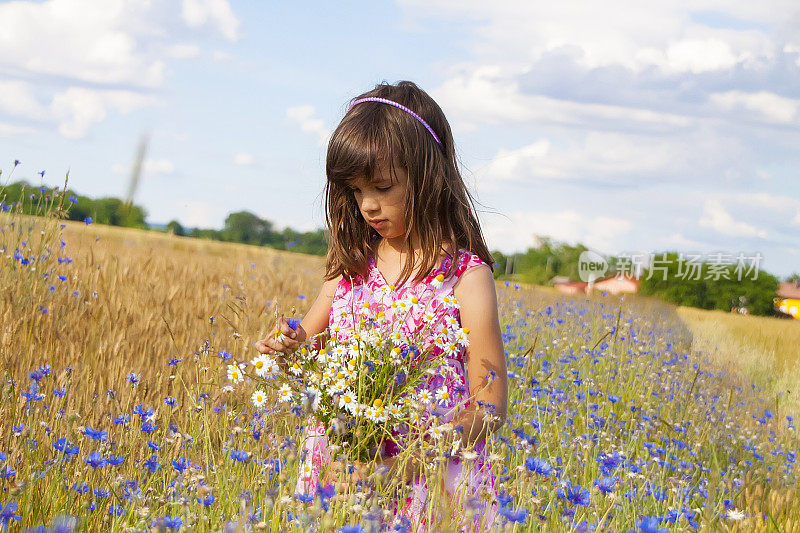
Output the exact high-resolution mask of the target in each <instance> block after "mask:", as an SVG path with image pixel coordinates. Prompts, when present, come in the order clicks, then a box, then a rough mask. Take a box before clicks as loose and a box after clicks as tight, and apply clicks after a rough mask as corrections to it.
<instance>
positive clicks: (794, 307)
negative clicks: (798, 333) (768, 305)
mask: <svg viewBox="0 0 800 533" xmlns="http://www.w3.org/2000/svg"><path fill="white" fill-rule="evenodd" d="M776 294H777V298H775V302H774V303H775V309H777V310H778V311H780V312H781V313H784V314H786V315H789V316H792V317H794V318H796V319H798V320H800V283H797V282H792V281H783V282H781V283H779V284H778V290H777V293H776Z"/></svg>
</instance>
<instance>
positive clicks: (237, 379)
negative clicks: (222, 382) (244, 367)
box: [228, 365, 244, 383]
mask: <svg viewBox="0 0 800 533" xmlns="http://www.w3.org/2000/svg"><path fill="white" fill-rule="evenodd" d="M228 379H229V380H230V381H233V382H234V383H241V382H242V381H244V374H242V371H241V369H240V368H239V367H238V366H236V365H228Z"/></svg>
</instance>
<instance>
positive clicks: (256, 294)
mask: <svg viewBox="0 0 800 533" xmlns="http://www.w3.org/2000/svg"><path fill="white" fill-rule="evenodd" d="M0 228H2V230H3V231H2V234H0V247H2V258H3V262H2V263H0V265H2V266H0V271H1V272H2V278H0V279H1V281H0V290H1V291H2V297H0V361H2V369H3V373H4V380H3V385H2V389H1V390H0V399H1V400H2V404H1V405H0V460H1V462H0V469H2V470H0V486H2V495H1V496H0V505H2V507H0V523H2V524H3V525H6V526H8V527H9V528H12V529H14V528H16V529H25V528H35V527H38V526H42V527H44V528H52V529H55V528H56V527H63V528H65V530H79V531H111V530H113V531H146V530H151V529H160V530H164V529H167V530H197V531H236V530H253V529H254V530H264V531H306V530H323V531H334V530H342V531H370V530H376V531H377V530H380V529H383V530H388V529H391V527H392V525H391V521H390V519H391V513H390V512H388V511H387V509H386V508H385V507H382V506H381V502H383V501H384V500H382V499H381V495H379V494H375V492H374V491H370V490H368V489H367V488H366V487H365V486H364V485H361V484H357V485H354V486H351V487H347V488H346V489H344V490H338V491H336V493H335V494H331V493H330V491H326V490H321V491H319V492H318V493H317V494H312V495H310V497H309V498H299V497H298V495H297V494H295V491H294V482H295V480H296V476H297V460H298V457H297V451H298V449H299V443H300V439H301V437H300V433H301V431H302V429H303V426H302V418H301V417H299V416H297V414H296V413H291V412H288V411H287V410H286V409H283V408H282V407H281V406H280V405H279V404H277V402H276V401H274V400H273V401H271V402H268V404H267V405H268V406H269V407H267V408H264V409H255V408H254V407H253V405H252V404H251V403H250V401H249V392H250V391H249V390H248V389H247V386H246V385H245V386H242V387H236V388H234V387H231V386H230V385H229V383H228V382H227V380H226V377H225V370H224V368H225V363H224V362H225V361H226V360H231V359H232V360H236V361H241V362H244V363H246V362H248V361H249V360H250V359H251V358H252V357H253V356H254V355H255V354H256V351H255V349H254V348H253V343H254V342H255V340H257V339H259V338H261V337H262V336H263V335H265V334H266V333H267V331H268V330H269V328H270V326H271V325H272V323H273V320H274V316H275V314H276V312H277V313H280V314H285V315H290V314H292V313H295V314H296V316H302V314H303V313H304V312H305V310H306V309H307V308H308V307H309V306H310V304H311V302H312V301H313V298H314V297H315V296H316V293H317V290H318V288H319V287H320V285H321V283H322V274H323V269H324V264H323V259H322V258H320V257H312V256H304V255H299V254H293V253H290V252H280V251H275V250H270V249H266V248H258V247H252V246H247V245H238V244H231V243H221V242H211V241H202V240H195V239H190V238H182V237H175V236H172V235H166V234H159V233H156V232H146V231H140V230H130V229H121V228H113V227H103V226H97V225H87V224H83V223H76V222H63V221H59V220H56V219H49V218H31V217H23V216H21V215H14V214H10V213H8V214H3V215H2V219H0ZM497 290H498V298H499V306H500V314H501V326H502V328H503V340H504V343H505V346H506V349H507V364H508V368H509V378H510V393H509V418H508V421H507V423H506V425H505V427H504V428H503V430H502V431H501V432H500V433H499V434H496V435H495V436H494V437H493V438H492V439H491V440H490V442H489V443H488V446H489V449H490V451H491V453H492V458H493V461H494V465H493V471H494V472H495V474H496V476H497V489H498V490H497V495H495V496H493V495H487V494H482V495H481V498H478V499H476V500H474V501H473V500H470V501H464V502H457V505H459V506H460V508H461V509H462V510H463V514H464V515H465V516H472V515H473V514H474V513H477V512H478V511H479V510H480V509H481V508H483V507H485V506H487V505H495V506H496V507H497V509H498V515H497V519H496V520H495V522H494V523H493V524H492V529H495V530H502V531H540V530H546V531H562V530H563V531H570V530H575V531H588V530H610V531H630V530H634V531H679V530H680V531H683V530H687V529H699V530H703V531H745V530H774V529H778V530H780V531H800V510H798V508H800V498H798V496H797V487H798V479H800V477H799V476H798V474H799V473H800V472H798V468H797V464H796V457H795V454H796V453H797V451H798V446H799V445H800V443H799V442H798V438H797V435H796V431H795V429H794V418H793V413H795V412H796V411H795V410H794V407H795V404H794V402H793V401H792V399H793V396H791V395H783V396H781V395H780V394H779V393H780V391H781V390H782V389H783V388H787V389H789V390H792V389H791V388H792V387H793V385H794V381H793V379H794V378H793V376H792V374H793V368H794V367H793V366H792V365H793V364H794V359H793V354H795V353H796V352H793V351H792V350H794V348H793V346H794V347H796V346H798V343H797V340H796V339H797V338H798V337H797V335H798V331H797V330H798V328H797V327H796V326H798V324H797V323H792V322H788V321H777V320H774V321H770V320H769V319H760V318H758V319H756V318H755V317H728V316H717V315H716V314H713V313H705V312H700V311H696V310H690V309H677V310H676V309H675V308H674V307H672V306H669V305H666V304H662V303H659V302H656V301H653V300H650V299H645V298H636V297H626V298H618V297H601V296H595V297H592V298H570V297H566V296H563V295H558V294H554V293H553V292H552V291H547V290H541V289H537V288H535V287H528V286H520V285H517V284H510V283H504V282H498V283H497ZM722 315H724V314H722ZM741 318H747V319H748V320H751V321H752V324H758V327H759V328H760V329H754V326H752V325H751V323H745V322H743V321H741V320H740V319H741ZM681 319H682V320H681ZM733 319H735V320H733ZM775 338H778V339H779V340H774V339H775ZM737 354H738V355H737ZM742 354H743V355H742ZM776 376H780V377H776ZM232 451H237V452H239V453H236V454H233V453H231V452H232ZM241 452H244V453H241ZM439 459H440V458H439ZM439 459H434V460H432V464H434V465H435V464H438V462H439ZM432 472H435V470H434V471H432ZM376 475H379V474H376ZM431 475H434V474H431ZM432 479H434V478H432ZM479 500H481V501H479ZM451 504H452V502H449V503H448V502H446V501H444V500H441V501H435V502H432V503H431V508H432V509H433V512H434V514H433V515H432V516H434V517H439V521H438V522H435V524H436V529H437V530H439V531H458V530H459V526H458V524H454V523H452V522H450V521H447V520H444V519H443V518H441V517H442V516H448V512H447V506H448V505H451ZM437 513H438V514H437ZM396 526H397V527H396V529H395V530H404V529H403V528H404V527H405V526H407V525H403V524H399V525H396Z"/></svg>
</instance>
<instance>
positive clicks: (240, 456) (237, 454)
mask: <svg viewBox="0 0 800 533" xmlns="http://www.w3.org/2000/svg"><path fill="white" fill-rule="evenodd" d="M248 457H250V455H249V454H248V453H247V452H246V451H244V450H241V451H237V450H231V459H233V460H234V461H239V462H242V463H243V462H245V461H247V459H248Z"/></svg>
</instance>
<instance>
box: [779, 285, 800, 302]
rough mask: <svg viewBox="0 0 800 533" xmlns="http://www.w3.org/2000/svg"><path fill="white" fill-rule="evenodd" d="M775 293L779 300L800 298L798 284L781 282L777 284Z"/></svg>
mask: <svg viewBox="0 0 800 533" xmlns="http://www.w3.org/2000/svg"><path fill="white" fill-rule="evenodd" d="M777 293H778V296H780V297H781V298H800V283H794V282H791V281H782V282H780V283H778V291H777Z"/></svg>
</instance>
